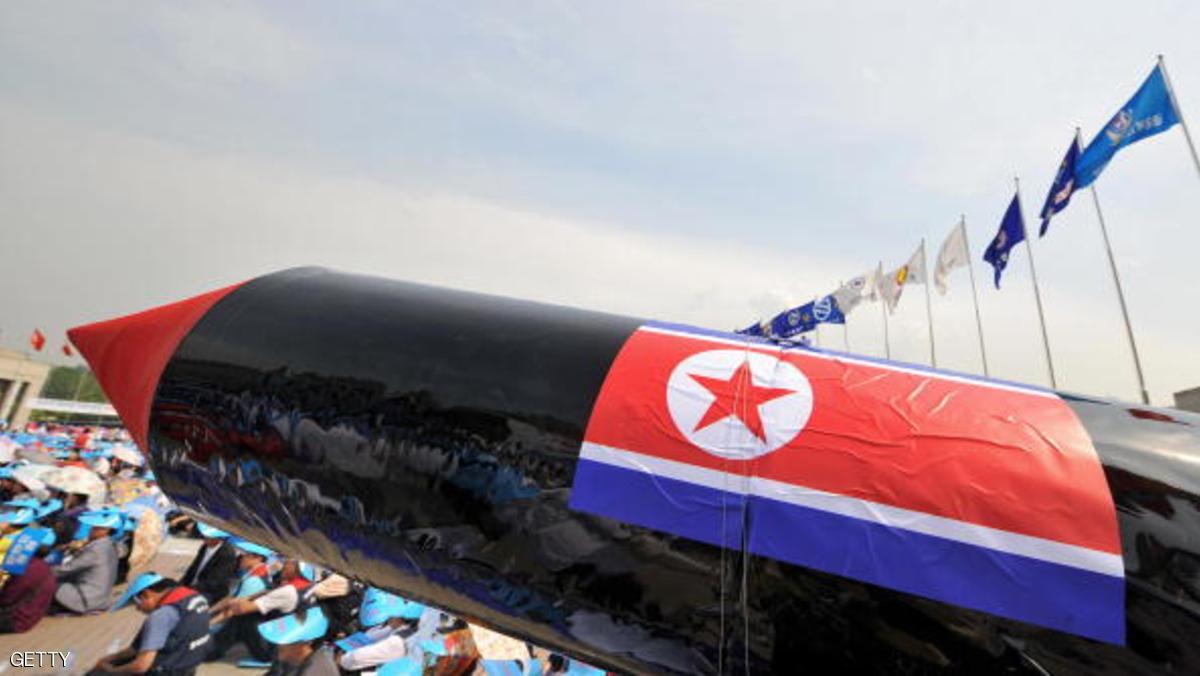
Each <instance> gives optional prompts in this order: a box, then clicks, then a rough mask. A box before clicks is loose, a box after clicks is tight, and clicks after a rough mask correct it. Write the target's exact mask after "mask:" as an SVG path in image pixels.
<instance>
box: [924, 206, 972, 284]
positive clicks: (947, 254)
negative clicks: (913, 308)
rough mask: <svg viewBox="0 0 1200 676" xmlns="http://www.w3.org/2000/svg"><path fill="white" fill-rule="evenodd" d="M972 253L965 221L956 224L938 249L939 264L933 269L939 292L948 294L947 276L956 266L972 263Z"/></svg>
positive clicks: (934, 280)
mask: <svg viewBox="0 0 1200 676" xmlns="http://www.w3.org/2000/svg"><path fill="white" fill-rule="evenodd" d="M970 259H971V254H970V252H968V251H967V229H966V228H965V227H964V225H963V223H961V222H960V223H959V224H958V225H956V226H954V229H953V230H951V231H950V234H949V235H947V236H946V241H944V242H942V248H941V249H938V257H937V264H936V265H935V266H934V269H933V282H934V284H936V285H937V290H938V293H940V294H942V295H943V296H944V295H946V276H947V275H949V274H950V271H951V270H953V269H954V268H961V267H963V266H964V265H968V264H969V263H970Z"/></svg>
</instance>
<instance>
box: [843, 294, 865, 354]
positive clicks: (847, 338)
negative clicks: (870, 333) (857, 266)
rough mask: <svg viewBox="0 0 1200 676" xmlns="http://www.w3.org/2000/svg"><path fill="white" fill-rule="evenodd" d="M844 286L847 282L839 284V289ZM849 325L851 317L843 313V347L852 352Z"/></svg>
mask: <svg viewBox="0 0 1200 676" xmlns="http://www.w3.org/2000/svg"><path fill="white" fill-rule="evenodd" d="M844 286H846V282H845V281H839V282H838V288H839V289H841V288H842V287H844ZM859 302H860V303H861V302H862V300H861V298H860V300H859ZM838 309H839V310H840V309H841V308H838ZM849 324H850V317H849V316H847V313H845V312H843V313H842V346H843V347H844V348H845V350H846V352H849V351H850V326H849Z"/></svg>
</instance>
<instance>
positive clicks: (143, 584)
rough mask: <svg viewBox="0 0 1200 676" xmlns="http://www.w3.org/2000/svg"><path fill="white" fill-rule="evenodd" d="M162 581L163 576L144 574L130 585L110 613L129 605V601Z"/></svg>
mask: <svg viewBox="0 0 1200 676" xmlns="http://www.w3.org/2000/svg"><path fill="white" fill-rule="evenodd" d="M162 579H163V576H162V575H159V574H158V573H142V574H141V575H138V576H137V579H136V580H134V581H133V582H132V583H131V584H130V585H129V588H128V589H126V590H125V593H124V594H121V598H119V599H117V602H116V603H114V604H113V605H112V608H111V609H109V612H112V611H113V610H116V609H118V608H120V607H121V606H123V605H125V604H126V603H129V599H131V598H133V597H135V596H137V595H138V594H140V593H142V592H144V591H146V589H147V588H149V587H150V586H152V585H153V584H154V583H156V582H158V581H160V580H162Z"/></svg>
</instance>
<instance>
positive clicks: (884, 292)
mask: <svg viewBox="0 0 1200 676" xmlns="http://www.w3.org/2000/svg"><path fill="white" fill-rule="evenodd" d="M924 247H925V243H924V242H922V243H921V246H919V247H917V250H916V251H914V252H913V255H912V256H910V257H909V258H908V262H907V263H905V264H904V265H901V266H900V267H898V268H896V269H895V270H892V271H891V272H889V273H887V274H886V275H883V276H882V278H881V279H880V280H879V295H881V296H883V300H884V302H885V303H887V307H888V311H889V312H892V311H895V309H896V305H897V304H899V303H900V295H901V294H902V293H904V285H905V284H924V283H925V256H924V255H923V254H924V253H925V251H924Z"/></svg>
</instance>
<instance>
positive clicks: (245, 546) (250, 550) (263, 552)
mask: <svg viewBox="0 0 1200 676" xmlns="http://www.w3.org/2000/svg"><path fill="white" fill-rule="evenodd" d="M229 543H230V544H232V545H233V546H234V547H237V548H238V549H240V550H241V551H243V552H245V553H247V554H258V555H259V556H261V557H263V558H264V559H265V558H267V557H270V556H272V555H273V554H274V553H275V552H273V551H271V550H269V549H267V548H266V547H264V546H262V545H256V544H254V543H253V542H250V541H249V540H243V539H242V538H239V537H232V536H231V537H230V538H229Z"/></svg>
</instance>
